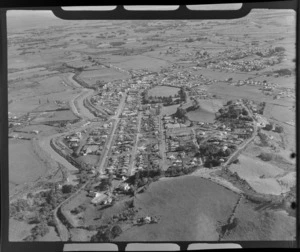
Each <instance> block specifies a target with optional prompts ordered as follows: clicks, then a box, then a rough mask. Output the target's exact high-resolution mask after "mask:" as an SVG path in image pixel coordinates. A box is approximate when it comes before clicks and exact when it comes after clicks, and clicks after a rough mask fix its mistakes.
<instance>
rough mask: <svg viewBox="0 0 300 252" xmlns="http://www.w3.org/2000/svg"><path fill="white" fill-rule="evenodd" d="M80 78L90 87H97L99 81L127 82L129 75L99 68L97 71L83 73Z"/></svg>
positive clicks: (111, 69)
mask: <svg viewBox="0 0 300 252" xmlns="http://www.w3.org/2000/svg"><path fill="white" fill-rule="evenodd" d="M79 77H80V78H81V79H82V80H83V81H85V82H86V83H88V84H89V85H91V86H92V85H95V84H96V82H97V81H98V80H99V81H106V82H109V81H113V80H125V79H127V78H128V77H129V75H128V74H126V73H124V72H120V71H118V70H115V69H113V68H99V69H97V70H91V71H83V72H82V73H81V74H80V75H79Z"/></svg>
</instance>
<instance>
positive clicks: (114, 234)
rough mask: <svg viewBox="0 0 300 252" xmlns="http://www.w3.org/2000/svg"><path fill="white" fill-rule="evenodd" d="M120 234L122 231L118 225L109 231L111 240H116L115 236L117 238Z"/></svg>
mask: <svg viewBox="0 0 300 252" xmlns="http://www.w3.org/2000/svg"><path fill="white" fill-rule="evenodd" d="M121 233H122V229H121V228H120V226H119V225H115V226H113V227H112V229H111V236H112V238H113V239H114V238H116V237H117V236H119V235H120V234H121Z"/></svg>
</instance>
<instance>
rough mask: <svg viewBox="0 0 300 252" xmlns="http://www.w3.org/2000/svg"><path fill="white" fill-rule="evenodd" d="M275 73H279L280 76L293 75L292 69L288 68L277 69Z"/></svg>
mask: <svg viewBox="0 0 300 252" xmlns="http://www.w3.org/2000/svg"><path fill="white" fill-rule="evenodd" d="M274 73H277V74H279V76H285V75H292V71H291V70H289V69H287V68H282V69H279V70H276V71H274Z"/></svg>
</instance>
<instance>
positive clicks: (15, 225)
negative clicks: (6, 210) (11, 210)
mask: <svg viewBox="0 0 300 252" xmlns="http://www.w3.org/2000/svg"><path fill="white" fill-rule="evenodd" d="M34 226H35V225H34V224H32V225H30V224H27V223H26V222H24V221H17V220H14V219H13V218H10V219H9V241H11V242H14V241H22V240H23V239H24V238H26V237H27V236H28V235H30V230H31V229H32V228H33V227H34Z"/></svg>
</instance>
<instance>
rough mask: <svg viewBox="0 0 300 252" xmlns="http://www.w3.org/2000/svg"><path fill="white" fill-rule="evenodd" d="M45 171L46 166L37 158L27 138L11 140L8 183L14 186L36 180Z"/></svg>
mask: <svg viewBox="0 0 300 252" xmlns="http://www.w3.org/2000/svg"><path fill="white" fill-rule="evenodd" d="M45 172H46V166H45V165H44V164H43V163H42V162H41V161H40V160H39V159H38V157H37V156H36V155H35V153H34V152H33V150H32V146H31V142H30V141H28V140H23V141H16V140H11V141H10V143H9V184H10V185H11V186H10V188H11V189H12V188H13V187H14V186H17V185H20V184H23V183H26V182H31V181H36V180H37V179H38V178H39V177H41V176H43V175H44V174H45Z"/></svg>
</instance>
